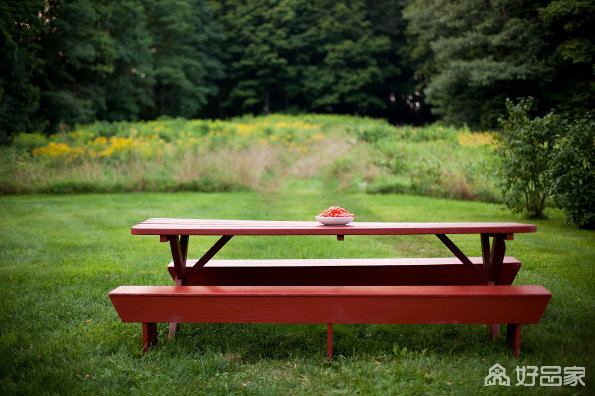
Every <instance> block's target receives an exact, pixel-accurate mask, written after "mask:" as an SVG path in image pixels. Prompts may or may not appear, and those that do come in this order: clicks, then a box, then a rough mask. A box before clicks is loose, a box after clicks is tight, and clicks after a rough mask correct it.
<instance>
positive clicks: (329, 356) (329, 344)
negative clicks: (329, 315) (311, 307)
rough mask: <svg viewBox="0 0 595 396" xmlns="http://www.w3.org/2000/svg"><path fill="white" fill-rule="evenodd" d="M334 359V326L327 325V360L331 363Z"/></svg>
mask: <svg viewBox="0 0 595 396" xmlns="http://www.w3.org/2000/svg"><path fill="white" fill-rule="evenodd" d="M332 358H333V324H332V323H328V324H327V325H326V360H327V361H329V362H330V361H331V359H332Z"/></svg>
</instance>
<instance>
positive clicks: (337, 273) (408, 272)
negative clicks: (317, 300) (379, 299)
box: [168, 256, 521, 286]
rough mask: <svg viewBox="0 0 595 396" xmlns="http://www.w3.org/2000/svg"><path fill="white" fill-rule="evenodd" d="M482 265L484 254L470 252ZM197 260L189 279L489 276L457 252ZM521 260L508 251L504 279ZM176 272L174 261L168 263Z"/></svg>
mask: <svg viewBox="0 0 595 396" xmlns="http://www.w3.org/2000/svg"><path fill="white" fill-rule="evenodd" d="M469 259H470V260H471V262H472V263H473V265H475V266H476V267H477V268H478V269H482V258H481V257H469ZM197 261H198V260H186V267H187V268H188V269H189V275H188V276H187V277H186V279H185V284H191V285H229V286H234V285H235V286H241V285H255V286H256V285H260V286H265V285H270V286H273V285H280V286H291V285H303V286H308V285H311V286H330V285H345V286H350V285H353V286H356V285H361V286H376V285H386V286H391V285H392V286H408V285H481V284H485V280H484V279H482V278H481V276H479V275H480V274H479V273H477V272H476V271H469V269H468V268H466V267H465V266H464V265H463V263H461V262H460V261H459V260H458V259H457V258H456V257H447V258H381V259H379V258H375V259H299V260H295V259H294V260H291V259H281V260H210V261H209V262H208V263H207V264H206V265H205V266H204V267H202V268H199V267H196V268H195V266H196V262H197ZM520 268H521V262H520V261H519V260H517V259H516V258H514V257H508V256H507V257H504V262H503V264H502V270H501V273H500V278H499V281H498V282H497V283H498V284H500V285H510V284H512V282H513V281H514V278H515V277H516V274H517V272H518V271H519V269H520ZM168 271H169V273H170V274H171V276H172V278H173V277H174V275H175V269H174V263H173V261H172V262H170V263H169V265H168Z"/></svg>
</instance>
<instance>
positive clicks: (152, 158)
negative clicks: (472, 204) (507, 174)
mask: <svg viewBox="0 0 595 396" xmlns="http://www.w3.org/2000/svg"><path fill="white" fill-rule="evenodd" d="M491 144H492V143H491V138H490V135H489V134H488V133H487V132H483V133H472V132H471V131H469V130H468V129H466V128H464V129H457V128H454V127H447V126H442V125H431V126H427V127H422V128H418V127H410V126H406V127H395V126H392V125H390V124H388V123H387V122H386V121H384V120H378V119H371V118H363V117H354V116H337V115H300V116H290V115H270V116H262V117H242V118H238V119H233V120H230V121H218V120H217V121H210V120H186V119H159V120H156V121H149V122H119V123H106V122H97V123H95V124H91V125H82V126H77V127H76V128H74V129H73V130H72V131H63V132H61V133H58V134H56V135H53V136H49V137H47V136H43V135H41V134H30V133H29V134H25V133H22V134H20V135H17V136H16V137H15V139H14V141H13V143H12V145H11V146H9V147H3V148H0V150H1V151H0V154H1V155H0V169H1V173H0V193H1V194H21V193H73V192H129V191H205V192H215V191H220V192H221V191H246V190H250V191H260V190H275V189H277V188H278V187H279V184H280V183H283V182H284V181H286V180H288V179H320V180H323V181H325V183H331V184H332V185H333V186H336V187H338V188H339V189H342V190H345V191H349V192H368V193H391V192H403V193H413V194H418V195H419V194H422V195H431V196H441V197H449V198H457V199H474V200H482V201H498V200H499V192H498V191H497V188H496V181H495V179H494V172H495V164H494V158H493V157H494V156H493V155H492V149H493V148H492V145H491Z"/></svg>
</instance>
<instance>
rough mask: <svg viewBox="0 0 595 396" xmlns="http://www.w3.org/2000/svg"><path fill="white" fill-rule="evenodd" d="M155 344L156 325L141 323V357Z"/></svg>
mask: <svg viewBox="0 0 595 396" xmlns="http://www.w3.org/2000/svg"><path fill="white" fill-rule="evenodd" d="M155 344H157V323H143V355H144V354H145V353H146V352H147V350H148V349H149V348H150V347H151V346H153V345H155Z"/></svg>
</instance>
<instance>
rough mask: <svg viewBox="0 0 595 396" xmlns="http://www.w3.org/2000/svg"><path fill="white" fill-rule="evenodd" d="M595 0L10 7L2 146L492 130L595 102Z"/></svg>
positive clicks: (191, 0) (130, 1)
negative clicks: (518, 113)
mask: <svg viewBox="0 0 595 396" xmlns="http://www.w3.org/2000/svg"><path fill="white" fill-rule="evenodd" d="M594 9H595V4H594V3H593V2H592V1H589V0H554V1H544V0H541V1H533V0H458V1H453V0H344V1H335V0H122V1H113V0H19V1H3V2H2V3H0V53H1V54H2V62H0V141H2V142H8V141H9V137H10V136H11V135H13V134H15V133H18V132H21V131H41V132H46V133H49V132H55V131H57V130H58V129H60V128H61V127H63V126H70V125H73V124H75V123H89V122H93V121H95V120H107V121H119V120H139V119H147V120H148V119H155V118H157V117H160V116H170V117H186V118H227V117H231V116H235V115H239V114H245V113H253V114H263V113H264V114H266V113H270V112H290V113H299V112H316V113H350V114H362V115H369V116H376V117H384V118H387V119H389V120H390V121H391V122H393V123H395V124H406V123H423V122H427V121H431V120H434V119H442V120H443V121H445V122H447V123H453V124H458V125H461V124H464V123H466V124H467V125H470V126H472V127H474V128H490V127H494V126H496V125H497V119H498V116H499V115H501V114H503V113H504V112H505V107H504V106H505V100H506V98H516V97H526V96H531V97H533V98H534V110H536V112H537V113H545V112H547V111H549V110H550V109H556V111H558V112H561V113H567V114H570V115H581V114H584V113H585V112H588V111H590V110H591V109H592V108H593V103H595V100H594V99H595V98H594V92H595V82H594V79H593V70H594V68H593V52H594V48H595V45H594V40H593V34H592V33H591V30H590V29H589V28H588V26H590V25H593V15H594Z"/></svg>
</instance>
